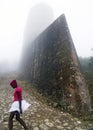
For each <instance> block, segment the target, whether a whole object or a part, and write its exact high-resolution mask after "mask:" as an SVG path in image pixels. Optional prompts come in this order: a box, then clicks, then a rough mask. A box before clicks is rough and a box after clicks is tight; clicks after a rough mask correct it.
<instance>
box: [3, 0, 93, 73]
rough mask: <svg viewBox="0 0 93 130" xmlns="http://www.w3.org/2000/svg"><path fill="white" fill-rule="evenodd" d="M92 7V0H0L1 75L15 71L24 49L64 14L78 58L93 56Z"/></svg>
mask: <svg viewBox="0 0 93 130" xmlns="http://www.w3.org/2000/svg"><path fill="white" fill-rule="evenodd" d="M42 1H43V2H42ZM92 5H93V1H92V0H86V1H85V0H82V1H81V0H78V1H75V0H70V1H69V0H16V1H13V0H0V73H1V71H2V72H5V71H6V70H7V71H8V70H9V71H11V70H16V68H17V67H18V66H19V64H20V61H21V57H22V54H23V48H24V47H26V45H27V44H29V43H31V41H33V40H34V39H35V38H36V37H37V36H38V35H39V34H40V33H41V32H42V31H43V30H44V29H45V28H47V26H49V25H50V24H51V23H52V22H53V21H54V20H55V19H56V18H58V17H59V16H60V15H61V14H63V13H64V14H65V15H66V19H67V23H68V25H69V29H70V32H71V36H72V39H73V41H74V45H75V47H76V51H77V53H78V56H82V57H89V56H93V50H91V49H92V48H93V36H92V35H93V15H92V12H93V11H92V9H93V7H92Z"/></svg>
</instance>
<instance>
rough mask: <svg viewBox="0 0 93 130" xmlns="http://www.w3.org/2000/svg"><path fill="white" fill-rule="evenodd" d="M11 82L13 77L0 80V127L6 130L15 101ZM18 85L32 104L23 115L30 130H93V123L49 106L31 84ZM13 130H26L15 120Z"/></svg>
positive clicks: (21, 83) (22, 83)
mask: <svg viewBox="0 0 93 130" xmlns="http://www.w3.org/2000/svg"><path fill="white" fill-rule="evenodd" d="M10 80H11V77H6V78H4V77H3V78H2V77H1V78H0V126H2V127H6V128H7V126H8V118H9V112H8V110H9V108H10V105H11V102H12V99H13V97H12V95H13V94H12V93H13V89H12V88H11V87H10V86H9V83H10ZM18 83H19V84H20V85H21V86H22V87H23V97H24V99H26V100H27V101H28V102H29V103H30V104H31V106H30V107H29V109H28V110H27V111H26V112H25V113H24V114H23V115H22V118H23V119H24V121H25V122H26V124H27V125H28V127H29V130H89V128H93V123H83V122H81V121H80V120H79V119H77V118H75V117H73V116H71V115H70V114H68V113H64V112H62V111H59V110H56V109H55V108H51V106H48V105H47V104H46V103H44V101H43V99H42V96H41V95H40V94H38V93H37V92H36V91H34V89H30V85H31V84H27V83H24V82H22V81H18ZM13 130H24V129H23V128H22V127H21V125H20V124H19V123H18V122H16V121H15V119H14V127H13Z"/></svg>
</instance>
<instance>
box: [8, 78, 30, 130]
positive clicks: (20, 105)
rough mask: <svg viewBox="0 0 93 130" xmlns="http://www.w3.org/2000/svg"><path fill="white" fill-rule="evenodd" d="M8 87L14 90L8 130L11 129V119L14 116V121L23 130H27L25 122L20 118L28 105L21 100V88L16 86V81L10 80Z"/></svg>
mask: <svg viewBox="0 0 93 130" xmlns="http://www.w3.org/2000/svg"><path fill="white" fill-rule="evenodd" d="M10 85H11V86H12V88H13V89H15V90H14V94H13V96H14V100H13V103H12V106H11V108H10V110H9V112H10V117H9V130H12V129H13V118H14V116H16V120H17V121H18V122H19V123H20V124H21V125H22V126H23V127H24V129H25V130H28V128H27V126H26V124H25V122H24V121H23V120H22V119H21V118H20V114H22V113H23V112H24V111H25V110H26V109H27V108H28V107H29V106H30V104H29V103H27V102H26V101H25V100H23V99H22V88H21V87H20V86H18V85H17V81H16V80H12V81H11V83H10Z"/></svg>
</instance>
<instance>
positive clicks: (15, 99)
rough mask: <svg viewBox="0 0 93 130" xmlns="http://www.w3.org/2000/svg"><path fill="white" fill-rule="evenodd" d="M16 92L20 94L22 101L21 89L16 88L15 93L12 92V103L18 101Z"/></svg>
mask: <svg viewBox="0 0 93 130" xmlns="http://www.w3.org/2000/svg"><path fill="white" fill-rule="evenodd" d="M17 92H19V93H20V96H21V100H22V88H21V87H19V86H18V87H17V88H15V91H14V94H13V95H14V100H13V102H14V101H19V98H18V95H17Z"/></svg>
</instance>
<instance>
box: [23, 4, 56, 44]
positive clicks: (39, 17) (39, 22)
mask: <svg viewBox="0 0 93 130" xmlns="http://www.w3.org/2000/svg"><path fill="white" fill-rule="evenodd" d="M53 21H54V14H53V10H52V8H51V7H50V6H49V5H48V4H45V3H38V4H36V5H35V6H33V7H32V8H31V9H30V11H29V14H28V18H27V23H26V27H25V31H24V44H29V43H31V42H32V41H33V40H34V39H35V38H36V37H37V36H38V35H39V34H40V33H41V32H42V31H44V29H46V28H47V27H48V26H49V25H50V24H51V23H52V22H53Z"/></svg>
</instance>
